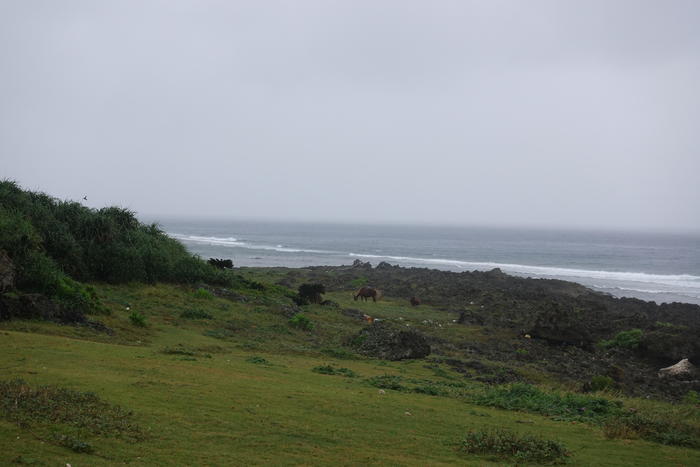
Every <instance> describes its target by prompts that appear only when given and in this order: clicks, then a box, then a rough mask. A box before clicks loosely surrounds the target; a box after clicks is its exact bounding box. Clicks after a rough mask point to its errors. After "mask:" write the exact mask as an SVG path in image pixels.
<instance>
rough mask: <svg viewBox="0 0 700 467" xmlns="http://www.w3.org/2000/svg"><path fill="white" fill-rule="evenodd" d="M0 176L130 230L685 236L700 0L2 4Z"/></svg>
mask: <svg viewBox="0 0 700 467" xmlns="http://www.w3.org/2000/svg"><path fill="white" fill-rule="evenodd" d="M0 176H1V177H6V178H12V179H15V180H17V181H18V182H19V183H20V184H21V185H23V186H24V187H26V188H31V189H38V190H41V191H45V192H48V193H50V194H52V195H54V196H57V197H61V198H72V199H80V198H82V197H83V196H87V197H88V203H89V205H91V206H96V207H98V206H104V205H111V204H118V205H122V206H126V207H129V208H131V209H134V210H136V211H137V212H139V213H140V214H143V215H145V216H156V217H158V216H164V217H167V216H172V215H183V216H187V215H197V216H215V217H227V218H250V217H260V218H270V219H306V220H328V221H366V222H374V221H384V222H435V223H452V224H454V223H456V224H481V225H484V224H485V225H528V226H552V225H556V226H567V227H610V228H634V229H637V228H655V229H659V228H660V229H680V230H687V229H692V230H697V229H700V182H699V180H698V178H699V177H700V1H697V0H688V1H682V0H659V1H639V0H630V1H622V0H620V1H614V0H604V1H592V0H580V1H561V0H551V1H534V0H530V1H520V0H513V1H497V0H484V1H466V0H462V1H445V0H440V1H427V0H426V1H420V2H417V1H406V0H398V1H376V0H373V1H350V0H348V1H343V2H339V1H303V0H298V1H232V0H229V1H202V0H197V1H195V0H192V1H176V0H162V1H148V0H134V1H126V0H118V1H117V0H115V1H109V2H108V1H94V0H86V1H68V0H65V1H57V0H48V1H34V0H15V1H11V0H0Z"/></svg>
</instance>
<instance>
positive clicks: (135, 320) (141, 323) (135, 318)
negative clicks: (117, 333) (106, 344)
mask: <svg viewBox="0 0 700 467" xmlns="http://www.w3.org/2000/svg"><path fill="white" fill-rule="evenodd" d="M129 321H131V324H133V325H134V326H138V327H140V328H145V327H146V317H145V316H144V315H143V314H141V313H139V312H138V311H136V310H134V311H132V312H131V314H130V315H129Z"/></svg>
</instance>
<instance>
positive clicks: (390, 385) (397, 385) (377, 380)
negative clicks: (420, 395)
mask: <svg viewBox="0 0 700 467" xmlns="http://www.w3.org/2000/svg"><path fill="white" fill-rule="evenodd" d="M402 380H403V378H401V376H394V375H382V376H373V377H371V378H368V379H367V383H368V384H369V385H371V386H374V387H375V388H380V389H392V390H394V391H405V390H407V389H408V388H407V387H406V386H404V385H402V384H401V382H402Z"/></svg>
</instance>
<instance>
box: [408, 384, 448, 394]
mask: <svg viewBox="0 0 700 467" xmlns="http://www.w3.org/2000/svg"><path fill="white" fill-rule="evenodd" d="M413 392H416V393H418V394H427V395H429V396H446V395H447V394H448V392H447V391H446V390H444V389H442V388H439V387H437V386H435V385H432V384H426V385H423V386H416V387H414V388H413Z"/></svg>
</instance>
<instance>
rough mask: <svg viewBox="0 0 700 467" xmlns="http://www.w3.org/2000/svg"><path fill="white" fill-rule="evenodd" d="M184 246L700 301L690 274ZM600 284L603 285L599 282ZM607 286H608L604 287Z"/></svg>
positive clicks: (699, 279)
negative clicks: (361, 261) (492, 275)
mask: <svg viewBox="0 0 700 467" xmlns="http://www.w3.org/2000/svg"><path fill="white" fill-rule="evenodd" d="M168 235H170V236H171V237H173V238H176V239H178V240H181V241H183V242H193V243H200V244H207V245H218V246H223V247H231V248H246V249H249V250H267V251H276V252H282V253H316V254H327V255H332V256H335V257H338V258H339V262H340V261H342V260H341V259H340V258H343V257H345V258H347V257H348V256H350V257H355V258H365V259H374V260H380V261H381V260H383V261H390V262H396V263H398V264H401V265H403V266H416V265H423V266H430V265H432V266H434V267H437V268H443V269H452V270H468V271H472V270H482V271H486V270H490V269H494V268H500V269H501V270H503V271H504V272H507V273H510V274H515V275H519V276H525V277H534V278H557V279H564V280H570V281H573V282H578V283H581V284H583V285H587V286H589V287H594V288H598V289H607V290H610V289H614V290H617V291H619V292H623V294H624V292H625V291H629V292H641V293H647V294H681V295H684V296H687V297H693V298H694V299H695V301H697V300H699V299H700V276H694V275H690V274H650V273H645V272H621V271H597V270H588V269H574V268H562V267H555V266H530V265H525V264H512V263H496V262H490V261H463V260H456V259H444V258H420V257H412V256H393V255H380V254H365V253H344V252H339V251H328V250H316V249H306V248H290V247H285V246H284V245H281V244H275V245H264V244H256V243H249V242H245V241H243V240H240V239H238V238H235V237H208V236H202V235H186V234H179V233H168ZM598 281H599V282H598ZM604 283H605V285H603V284H604Z"/></svg>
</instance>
